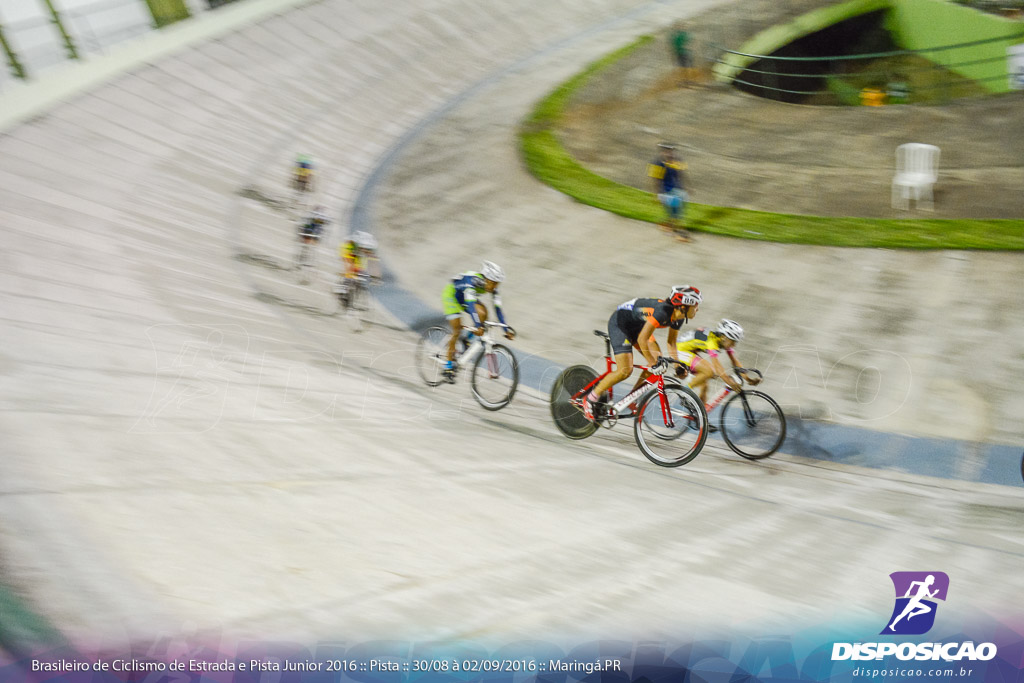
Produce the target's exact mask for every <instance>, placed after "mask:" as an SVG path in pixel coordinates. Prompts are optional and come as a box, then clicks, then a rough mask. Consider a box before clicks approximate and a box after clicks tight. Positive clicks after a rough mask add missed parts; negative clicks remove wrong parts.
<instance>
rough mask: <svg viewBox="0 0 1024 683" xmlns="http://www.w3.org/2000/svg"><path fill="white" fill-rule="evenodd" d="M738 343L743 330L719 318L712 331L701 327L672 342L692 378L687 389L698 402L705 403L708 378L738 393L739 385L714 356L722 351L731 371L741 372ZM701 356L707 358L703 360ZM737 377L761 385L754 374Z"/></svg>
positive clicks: (733, 322) (731, 322)
mask: <svg viewBox="0 0 1024 683" xmlns="http://www.w3.org/2000/svg"><path fill="white" fill-rule="evenodd" d="M742 339H743V328H742V327H740V326H739V324H738V323H736V322H735V321H733V320H726V319H724V318H723V319H722V322H720V323H718V327H716V328H715V329H714V330H708V329H706V328H703V327H701V328H698V329H696V330H694V331H693V332H691V333H689V334H687V335H686V336H684V337H683V338H682V339H679V340H678V341H677V342H676V350H677V351H678V352H679V360H680V361H682V362H683V363H685V364H686V367H687V368H688V369H689V371H690V374H691V375H692V379H691V380H690V388H691V389H693V390H694V391H698V392H699V394H700V400H701V401H704V402H705V403H707V400H708V385H707V382H708V380H709V379H711V378H712V377H720V378H721V379H722V381H724V382H725V383H726V384H728V385H729V386H730V387H732V388H733V389H734V390H736V391H739V389H740V384H739V382H737V381H736V380H735V379H733V378H732V376H731V375H730V374H729V373H728V372H726V370H725V368H724V367H722V363H721V362H720V361H719V360H718V355H719V352H721V351H725V353H726V354H728V356H729V360H730V361H732V366H733V368H734V369H735V368H741V367H742V366H741V365H740V361H739V359H738V358H737V357H736V343H737V342H739V341H740V340H742ZM703 356H707V358H704V357H703ZM740 374H741V375H742V376H743V379H745V380H746V381H747V382H749V383H750V384H757V383H759V382H760V381H761V380H760V379H759V378H758V377H757V375H756V374H752V375H747V374H746V373H740Z"/></svg>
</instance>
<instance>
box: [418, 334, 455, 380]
mask: <svg viewBox="0 0 1024 683" xmlns="http://www.w3.org/2000/svg"><path fill="white" fill-rule="evenodd" d="M450 336H451V330H446V329H445V328H443V327H431V328H429V329H427V330H425V331H424V332H423V334H421V335H420V340H419V341H418V342H416V369H417V370H419V373H420V378H422V379H423V381H424V382H426V383H427V386H429V387H436V386H437V385H438V384H440V383H441V382H443V381H444V364H445V361H446V360H447V353H448V338H449V337H450Z"/></svg>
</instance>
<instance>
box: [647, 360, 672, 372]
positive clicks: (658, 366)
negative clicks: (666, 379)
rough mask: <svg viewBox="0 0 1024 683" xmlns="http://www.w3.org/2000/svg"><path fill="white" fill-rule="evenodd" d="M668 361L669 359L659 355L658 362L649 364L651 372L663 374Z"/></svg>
mask: <svg viewBox="0 0 1024 683" xmlns="http://www.w3.org/2000/svg"><path fill="white" fill-rule="evenodd" d="M669 363H670V361H669V359H668V358H665V356H659V357H658V362H657V363H655V364H654V365H652V366H651V374H652V375H664V374H665V371H666V370H668V366H669Z"/></svg>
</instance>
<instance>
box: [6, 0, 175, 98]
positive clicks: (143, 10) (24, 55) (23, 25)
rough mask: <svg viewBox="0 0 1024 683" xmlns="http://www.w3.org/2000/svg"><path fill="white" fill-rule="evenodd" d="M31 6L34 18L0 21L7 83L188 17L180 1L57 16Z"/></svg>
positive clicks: (108, 2) (100, 0)
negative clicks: (11, 79) (34, 14)
mask: <svg viewBox="0 0 1024 683" xmlns="http://www.w3.org/2000/svg"><path fill="white" fill-rule="evenodd" d="M36 1H37V4H36V6H35V7H34V9H36V10H37V11H38V12H39V14H38V15H37V16H30V17H27V18H23V19H19V20H17V21H7V22H0V50H2V51H3V54H4V56H5V58H6V62H7V67H8V69H7V71H8V74H9V77H8V79H7V80H10V78H15V79H20V80H26V79H29V78H32V77H33V76H34V75H35V74H36V73H37V72H38V71H41V70H44V69H46V68H48V67H50V66H52V65H54V64H58V63H60V62H63V61H65V60H68V59H79V58H81V57H82V55H83V53H84V54H90V53H91V54H105V53H106V52H107V51H108V50H109V48H110V47H111V46H113V45H115V44H117V43H120V42H123V41H125V40H128V39H131V38H133V37H135V36H138V35H141V34H143V33H146V32H148V31H151V30H153V29H156V28H159V27H161V26H165V25H167V24H171V23H173V22H175V21H178V20H180V19H184V18H187V17H188V16H189V11H188V8H187V6H186V5H185V2H184V0H97V1H96V2H92V3H89V4H85V5H77V6H72V8H70V9H67V10H61V11H58V9H57V8H56V6H55V5H54V3H53V0H36ZM29 7H30V8H31V6H29ZM21 9H23V10H24V9H25V5H22V6H21ZM3 82H4V79H3V78H0V87H2V86H3Z"/></svg>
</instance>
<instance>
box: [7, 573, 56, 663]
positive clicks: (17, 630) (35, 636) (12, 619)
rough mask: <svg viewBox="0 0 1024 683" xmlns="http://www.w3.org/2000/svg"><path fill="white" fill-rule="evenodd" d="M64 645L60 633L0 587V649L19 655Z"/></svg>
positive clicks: (13, 595)
mask: <svg viewBox="0 0 1024 683" xmlns="http://www.w3.org/2000/svg"><path fill="white" fill-rule="evenodd" d="M63 643H64V639H63V637H62V636H61V634H60V633H59V632H58V631H57V630H56V629H55V628H53V627H52V626H50V624H48V623H47V622H46V620H45V619H43V618H42V617H40V616H39V615H37V614H36V613H34V612H33V611H32V610H30V609H29V608H28V606H27V605H25V603H23V602H22V601H21V600H20V599H19V598H18V597H17V596H16V595H15V594H14V593H13V592H12V591H11V590H10V589H9V588H5V587H4V586H2V585H0V650H7V651H8V652H10V653H11V654H14V655H18V654H20V653H21V652H22V651H31V650H32V649H33V648H35V647H40V646H47V647H54V646H57V645H61V644H63Z"/></svg>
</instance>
